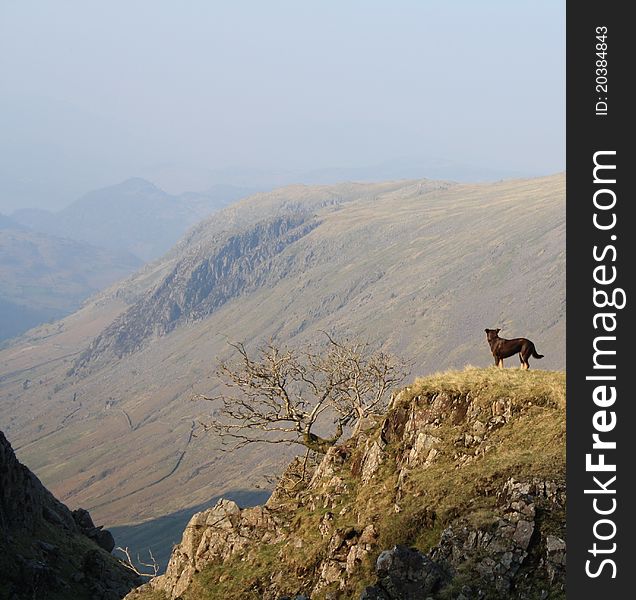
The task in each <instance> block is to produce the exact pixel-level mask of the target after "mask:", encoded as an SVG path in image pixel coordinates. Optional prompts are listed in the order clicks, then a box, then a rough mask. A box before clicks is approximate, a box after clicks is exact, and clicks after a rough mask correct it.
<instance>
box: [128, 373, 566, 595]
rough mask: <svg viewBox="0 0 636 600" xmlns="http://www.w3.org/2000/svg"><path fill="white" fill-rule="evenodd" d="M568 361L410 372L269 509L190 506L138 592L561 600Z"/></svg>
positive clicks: (308, 462) (291, 474) (290, 476)
mask: <svg viewBox="0 0 636 600" xmlns="http://www.w3.org/2000/svg"><path fill="white" fill-rule="evenodd" d="M565 500H566V498H565V374H564V373H562V372H548V371H521V370H516V369H514V370H513V369H504V370H497V369H494V368H490V369H473V368H469V369H466V370H464V371H456V372H448V373H443V374H439V375H435V376H431V377H427V378H424V379H419V380H417V381H415V382H414V383H413V384H412V385H411V386H409V387H407V388H405V389H403V390H401V391H400V392H399V393H398V394H396V395H395V396H394V398H393V399H392V401H391V405H390V408H389V410H388V412H387V414H386V415H384V416H382V417H377V418H376V419H374V420H370V421H368V422H366V423H364V424H362V426H361V427H360V428H359V430H358V431H357V432H356V433H355V434H354V435H353V436H352V437H351V438H350V439H349V440H348V441H347V442H345V443H344V444H341V445H339V446H336V447H333V448H331V449H330V450H329V451H328V452H327V454H326V455H324V456H322V457H311V456H305V457H301V458H297V459H296V460H294V461H293V462H292V463H291V464H290V465H289V467H288V468H287V470H286V471H285V473H284V474H283V475H282V477H281V479H280V481H279V483H278V485H277V487H276V489H275V491H274V493H273V494H272V496H271V498H270V499H269V501H268V502H267V503H266V504H265V505H264V506H259V507H255V508H247V509H241V508H239V507H238V506H237V505H236V504H235V503H233V502H230V501H227V500H221V501H219V502H218V503H217V505H216V506H214V507H213V508H210V509H209V510H206V511H203V512H201V513H198V514H196V515H195V516H194V517H193V518H192V520H191V521H190V523H189V524H188V526H187V527H186V530H185V532H184V534H183V539H182V541H181V543H180V544H179V545H178V546H176V547H175V548H174V550H173V553H172V557H171V559H170V562H169V565H168V568H167V571H166V573H165V574H164V575H162V576H160V577H157V578H155V579H153V580H151V581H150V583H148V584H146V585H144V586H142V587H141V588H138V589H136V590H134V591H133V592H131V593H130V594H129V595H128V596H126V598H127V599H128V600H142V599H157V600H158V599H161V598H164V599H170V600H177V599H183V600H198V599H202V598H206V599H209V600H214V599H219V600H220V599H222V598H223V599H227V598H232V599H234V600H242V599H245V600H247V599H253V598H254V599H255V598H259V599H264V600H284V599H288V600H289V599H292V598H295V599H297V600H307V599H311V600H336V599H345V598H347V599H350V598H356V599H360V600H420V599H421V600H427V599H450V598H453V599H458V600H472V599H488V598H493V599H495V598H520V599H521V598H523V599H535V598H536V599H545V598H564V597H565V592H564V586H565V550H566V548H565V541H564V540H565Z"/></svg>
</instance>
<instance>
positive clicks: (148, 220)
mask: <svg viewBox="0 0 636 600" xmlns="http://www.w3.org/2000/svg"><path fill="white" fill-rule="evenodd" d="M251 191H252V190H250V189H247V188H242V187H235V186H229V185H219V186H215V187H213V188H211V189H209V190H208V191H205V192H202V193H187V194H182V195H181V196H172V195H170V194H167V193H166V192H164V191H163V190H161V189H159V188H158V187H156V186H155V185H153V184H152V183H150V182H149V181H146V180H144V179H140V178H134V179H128V180H127V181H124V182H122V183H120V184H117V185H113V186H110V187H107V188H104V189H100V190H96V191H93V192H89V193H88V194H85V195H84V196H82V197H81V198H79V199H78V200H76V201H75V202H73V203H72V204H71V205H70V206H68V207H66V208H65V209H64V210H61V211H59V212H56V213H51V212H48V211H45V210H39V209H22V210H18V211H16V212H14V213H13V215H12V219H13V220H15V221H17V222H18V223H20V224H22V225H24V226H27V227H29V228H31V229H33V230H35V231H40V232H43V233H49V234H53V235H56V236H60V237H66V238H70V239H74V240H78V241H83V242H87V243H90V244H92V245H94V246H100V247H102V248H107V249H110V250H117V251H122V250H125V251H127V252H129V253H130V254H133V255H135V256H137V257H138V258H139V259H141V260H143V261H144V262H147V261H150V260H153V259H155V258H157V257H159V256H161V255H162V254H163V253H165V252H166V251H167V250H168V249H169V248H170V247H171V246H172V245H173V244H175V243H176V242H177V241H178V240H179V238H180V237H181V236H182V235H183V234H184V233H185V232H186V231H187V230H188V229H189V228H190V227H191V226H192V225H194V224H195V223H197V222H199V221H200V220H201V219H203V218H204V217H207V216H209V215H210V214H211V213H213V212H214V211H215V210H218V209H220V208H222V207H223V206H225V205H226V204H228V203H230V202H233V201H235V200H238V199H239V198H241V197H243V196H246V195H248V194H249V193H250V192H251Z"/></svg>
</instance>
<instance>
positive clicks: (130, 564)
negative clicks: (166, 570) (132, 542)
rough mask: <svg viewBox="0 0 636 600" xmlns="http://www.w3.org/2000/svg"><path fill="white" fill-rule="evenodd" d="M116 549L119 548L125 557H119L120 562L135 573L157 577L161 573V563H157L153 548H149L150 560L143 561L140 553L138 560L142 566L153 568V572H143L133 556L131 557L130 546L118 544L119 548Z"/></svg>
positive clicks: (141, 575)
mask: <svg viewBox="0 0 636 600" xmlns="http://www.w3.org/2000/svg"><path fill="white" fill-rule="evenodd" d="M115 550H119V551H120V552H121V553H122V554H123V555H124V557H125V558H123V559H121V558H120V559H118V560H119V562H120V563H121V564H122V565H124V566H125V567H126V568H127V569H130V570H131V571H132V572H133V573H134V574H135V575H139V576H140V577H150V578H152V577H156V576H157V575H158V574H159V565H158V564H157V561H156V560H155V557H154V555H153V554H152V550H151V549H150V548H148V555H149V557H150V562H143V561H142V560H141V559H140V558H139V554H137V562H138V564H139V565H141V566H142V567H146V568H148V569H152V572H150V571H148V572H145V573H144V572H143V571H140V570H139V569H138V568H137V567H136V566H135V563H134V562H133V560H132V558H131V557H130V552H129V550H128V547H127V546H126V548H122V547H121V546H117V548H115Z"/></svg>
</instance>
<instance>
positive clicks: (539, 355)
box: [532, 344, 543, 358]
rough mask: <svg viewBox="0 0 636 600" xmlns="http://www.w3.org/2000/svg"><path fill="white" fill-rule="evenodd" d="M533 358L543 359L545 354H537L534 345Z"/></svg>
mask: <svg viewBox="0 0 636 600" xmlns="http://www.w3.org/2000/svg"><path fill="white" fill-rule="evenodd" d="M532 356H534V357H535V358H543V354H539V353H538V352H537V349H536V348H535V347H534V344H532Z"/></svg>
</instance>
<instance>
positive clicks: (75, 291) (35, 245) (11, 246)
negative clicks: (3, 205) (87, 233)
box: [0, 219, 141, 341]
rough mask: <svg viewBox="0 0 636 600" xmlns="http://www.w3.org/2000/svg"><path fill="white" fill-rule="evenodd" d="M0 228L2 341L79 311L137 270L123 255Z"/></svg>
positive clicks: (7, 224)
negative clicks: (106, 289)
mask: <svg viewBox="0 0 636 600" xmlns="http://www.w3.org/2000/svg"><path fill="white" fill-rule="evenodd" d="M0 223H1V225H0V341H2V340H5V339H8V338H11V337H14V336H16V335H18V334H20V333H22V332H24V331H26V330H28V329H30V328H31V327H34V326H36V325H39V324H40V323H42V322H46V321H49V320H54V319H59V318H61V317H63V316H65V315H67V314H69V313H71V312H73V311H74V310H77V308H79V306H80V305H81V303H82V302H83V301H84V300H85V299H86V298H87V297H88V296H90V295H91V294H93V293H95V292H97V291H98V290H101V289H103V288H105V287H107V286H108V285H110V284H111V283H113V282H114V281H117V280H118V279H121V278H123V277H125V276H126V275H128V274H130V273H131V272H132V271H134V270H135V269H137V268H139V266H141V261H140V260H139V259H137V258H136V257H134V256H132V255H131V254H128V253H126V252H122V251H119V252H116V251H113V250H105V249H102V248H96V247H94V246H91V245H89V244H86V243H84V242H77V241H73V240H69V239H64V238H59V237H55V236H52V235H48V234H44V233H36V232H34V231H30V230H28V229H27V228H26V227H23V226H21V225H17V224H16V225H15V226H12V225H11V222H10V220H5V219H3V220H1V221H0Z"/></svg>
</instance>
